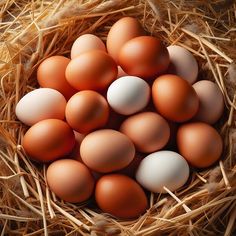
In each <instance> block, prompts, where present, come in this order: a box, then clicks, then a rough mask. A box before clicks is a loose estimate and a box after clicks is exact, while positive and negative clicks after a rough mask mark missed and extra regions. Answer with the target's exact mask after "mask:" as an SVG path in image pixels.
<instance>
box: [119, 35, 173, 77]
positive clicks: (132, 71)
mask: <svg viewBox="0 0 236 236" xmlns="http://www.w3.org/2000/svg"><path fill="white" fill-rule="evenodd" d="M169 62H170V59H169V53H168V51H167V49H166V47H165V46H164V45H163V44H162V42H161V41H160V40H159V39H157V38H155V37H152V36H140V37H136V38H133V39H131V40H129V41H128V42H126V43H125V44H124V45H123V47H122V48H121V49H120V52H119V56H118V64H119V65H120V66H121V68H122V69H123V70H124V71H125V72H126V73H127V74H129V75H133V76H138V77H141V78H146V79H148V78H152V77H154V76H157V75H160V74H162V73H164V72H165V71H166V70H167V68H168V66H169Z"/></svg>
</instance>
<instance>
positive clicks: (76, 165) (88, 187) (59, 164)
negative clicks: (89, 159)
mask: <svg viewBox="0 0 236 236" xmlns="http://www.w3.org/2000/svg"><path fill="white" fill-rule="evenodd" d="M46 178H47V183H48V185H49V188H50V189H51V190H52V191H53V192H54V193H55V194H56V195H57V196H58V197H59V198H60V199H62V200H65V201H67V202H72V203H78V202H83V201H86V200H87V199H88V198H89V197H90V196H91V195H92V193H93V189H94V184H95V183H94V182H95V181H94V179H93V176H92V174H91V172H90V171H89V169H88V168H87V167H86V166H85V165H84V164H82V163H80V162H78V161H76V160H71V159H62V160H57V161H54V162H53V163H52V164H50V165H49V167H48V169H47V173H46Z"/></svg>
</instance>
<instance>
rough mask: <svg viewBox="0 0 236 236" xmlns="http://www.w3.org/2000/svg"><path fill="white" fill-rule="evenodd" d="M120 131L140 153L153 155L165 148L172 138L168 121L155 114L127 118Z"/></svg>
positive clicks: (141, 114)
mask: <svg viewBox="0 0 236 236" xmlns="http://www.w3.org/2000/svg"><path fill="white" fill-rule="evenodd" d="M120 131H121V132H122V133H124V134H125V135H127V136H128V137H129V138H130V139H131V140H132V142H133V143H134V145H135V147H136V149H137V150H138V151H140V152H145V153H151V152H154V151H157V150H159V149H161V148H163V147H164V146H165V145H166V144H167V142H168V140H169V137H170V128H169V125H168V123H167V121H166V120H165V119H164V118H163V117H162V116H160V115H158V114H157V113H154V112H142V113H139V114H136V115H133V116H130V117H129V118H127V119H126V120H125V121H124V122H123V123H122V125H121V127H120Z"/></svg>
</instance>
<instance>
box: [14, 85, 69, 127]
mask: <svg viewBox="0 0 236 236" xmlns="http://www.w3.org/2000/svg"><path fill="white" fill-rule="evenodd" d="M65 107H66V99H65V98H64V96H63V95H62V94H61V93H60V92H58V91H57V90H55V89H51V88H39V89H35V90H33V91H31V92H29V93H27V94H26V95H25V96H24V97H22V98H21V100H20V101H19V102H18V103H17V105H16V109H15V113H16V116H17V118H18V119H19V120H20V121H21V122H23V123H24V124H26V125H29V126H32V125H34V124H35V123H37V122H39V121H41V120H45V119H61V120H63V119H64V117H65Z"/></svg>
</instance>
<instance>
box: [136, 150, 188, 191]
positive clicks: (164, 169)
mask: <svg viewBox="0 0 236 236" xmlns="http://www.w3.org/2000/svg"><path fill="white" fill-rule="evenodd" d="M188 177H189V166H188V163H187V162H186V160H185V159H184V158H183V157H182V156H181V155H179V154H178V153H176V152H172V151H167V150H164V151H158V152H154V153H152V154H149V155H148V156H147V157H145V158H144V159H143V160H142V161H141V163H140V165H139V167H138V170H137V172H136V180H137V181H138V183H139V184H141V186H143V187H144V188H146V189H148V190H149V191H151V192H154V193H164V192H165V190H164V188H163V187H166V188H168V189H169V190H171V191H175V190H177V189H178V188H180V187H182V186H183V185H184V184H185V183H186V181H187V180H188Z"/></svg>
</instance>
